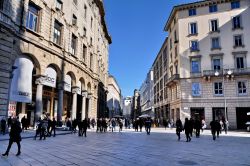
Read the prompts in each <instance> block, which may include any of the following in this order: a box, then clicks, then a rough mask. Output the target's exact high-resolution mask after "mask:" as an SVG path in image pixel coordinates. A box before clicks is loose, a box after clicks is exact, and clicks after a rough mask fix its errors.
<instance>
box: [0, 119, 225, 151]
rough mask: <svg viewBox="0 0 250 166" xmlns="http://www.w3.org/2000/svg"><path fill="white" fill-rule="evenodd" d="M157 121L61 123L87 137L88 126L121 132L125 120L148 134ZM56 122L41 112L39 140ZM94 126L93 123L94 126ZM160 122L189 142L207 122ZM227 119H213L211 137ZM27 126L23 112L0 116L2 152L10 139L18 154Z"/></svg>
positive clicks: (53, 127) (112, 120)
mask: <svg viewBox="0 0 250 166" xmlns="http://www.w3.org/2000/svg"><path fill="white" fill-rule="evenodd" d="M158 123H159V122H157V121H153V120H152V119H151V118H150V117H146V118H137V119H136V120H134V121H132V122H130V121H129V120H128V119H126V118H125V119H122V118H111V119H105V118H100V119H97V120H96V121H95V119H89V118H85V119H84V120H82V121H81V120H77V119H74V120H73V121H71V119H69V118H66V119H65V123H64V125H65V126H66V127H67V129H68V130H70V131H71V133H72V134H73V133H77V130H78V136H79V137H83V135H84V136H85V137H87V130H88V129H91V128H92V129H94V130H95V131H96V132H100V133H105V132H107V129H108V128H109V131H110V132H114V131H115V130H116V127H118V128H119V132H122V130H123V126H124V124H125V128H126V129H129V128H130V125H131V124H132V128H133V129H134V130H135V132H139V131H140V132H142V131H143V126H144V127H145V131H146V133H147V135H150V132H151V126H152V124H154V125H155V126H159V124H158ZM58 125H59V124H58V123H57V121H56V120H55V118H53V119H52V120H51V119H50V117H49V116H46V114H45V116H43V118H39V120H38V121H37V123H36V133H35V136H34V139H35V140H36V138H37V137H38V136H39V137H40V140H42V139H43V140H45V139H46V137H50V136H52V135H53V137H55V136H56V126H58ZM95 126H96V127H95ZM163 126H164V127H165V128H167V127H169V128H172V127H176V134H177V137H178V141H180V139H181V132H182V131H185V136H186V142H190V141H191V140H192V137H193V133H195V136H196V138H199V137H200V134H201V131H202V132H203V130H204V129H206V127H207V125H206V122H205V120H204V119H202V120H200V119H198V118H196V119H192V118H190V119H188V118H185V122H184V123H182V121H181V120H180V119H177V120H176V123H173V120H169V121H166V120H165V121H163ZM228 126H229V124H228V121H227V120H226V119H225V118H222V119H221V120H213V121H211V122H210V128H211V133H212V138H213V140H216V138H219V135H220V133H221V132H222V130H224V131H225V134H227V131H228ZM28 127H29V123H28V119H27V118H26V117H25V116H24V117H23V118H22V119H21V122H19V119H18V117H17V118H11V117H9V118H8V120H7V121H6V120H5V119H4V118H2V119H1V125H0V128H1V130H0V131H1V133H2V134H3V135H4V134H5V133H6V130H7V131H8V129H9V128H10V133H9V136H10V138H9V144H8V147H7V150H6V152H5V153H4V154H2V156H8V154H9V151H10V148H11V146H12V144H13V143H16V144H17V147H18V152H17V154H16V155H17V156H18V155H20V154H21V144H20V142H21V140H22V138H21V132H22V131H24V130H27V129H28Z"/></svg>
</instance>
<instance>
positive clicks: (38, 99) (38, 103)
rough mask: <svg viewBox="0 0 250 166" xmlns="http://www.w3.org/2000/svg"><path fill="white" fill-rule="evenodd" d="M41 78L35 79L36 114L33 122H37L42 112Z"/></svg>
mask: <svg viewBox="0 0 250 166" xmlns="http://www.w3.org/2000/svg"><path fill="white" fill-rule="evenodd" d="M43 79H44V78H43V77H39V78H37V79H36V85H37V88H36V114H35V121H37V120H38V119H39V118H40V117H41V115H42V112H43V82H44V80H43Z"/></svg>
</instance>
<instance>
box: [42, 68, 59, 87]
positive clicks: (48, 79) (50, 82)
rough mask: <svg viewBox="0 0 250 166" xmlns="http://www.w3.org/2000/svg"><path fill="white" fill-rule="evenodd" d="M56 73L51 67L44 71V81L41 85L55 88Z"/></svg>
mask: <svg viewBox="0 0 250 166" xmlns="http://www.w3.org/2000/svg"><path fill="white" fill-rule="evenodd" d="M56 74H57V73H56V71H55V69H53V68H52V67H48V68H47V69H46V70H45V80H44V83H43V85H46V86H49V87H52V88H55V87H56Z"/></svg>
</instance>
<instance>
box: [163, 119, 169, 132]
mask: <svg viewBox="0 0 250 166" xmlns="http://www.w3.org/2000/svg"><path fill="white" fill-rule="evenodd" d="M163 126H164V127H165V130H167V126H168V122H167V120H166V119H165V118H164V119H163Z"/></svg>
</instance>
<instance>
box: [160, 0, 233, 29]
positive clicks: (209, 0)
mask: <svg viewBox="0 0 250 166" xmlns="http://www.w3.org/2000/svg"><path fill="white" fill-rule="evenodd" d="M232 1H236V0H202V1H197V2H192V3H186V4H180V5H176V6H174V7H173V9H172V11H171V13H170V15H169V17H168V20H167V23H166V24H165V27H164V31H167V30H168V29H169V26H170V25H171V23H172V21H173V19H174V17H175V15H176V13H177V12H178V11H181V10H187V9H191V8H197V7H204V6H209V5H212V4H220V3H227V2H232Z"/></svg>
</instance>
